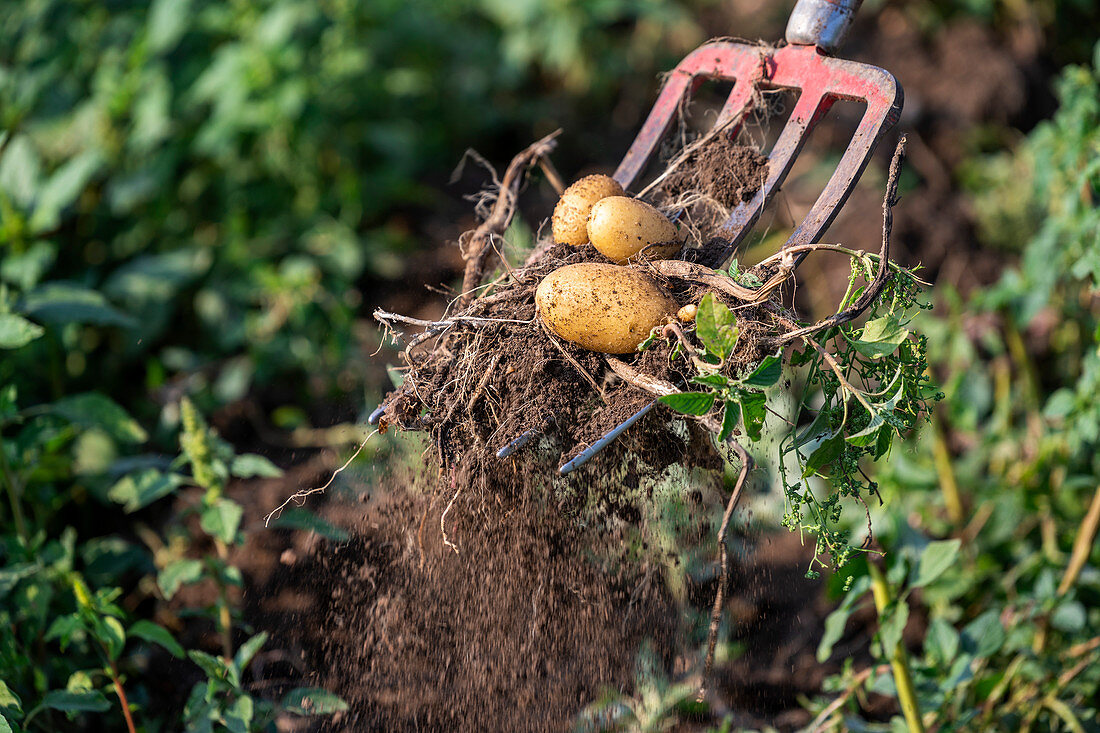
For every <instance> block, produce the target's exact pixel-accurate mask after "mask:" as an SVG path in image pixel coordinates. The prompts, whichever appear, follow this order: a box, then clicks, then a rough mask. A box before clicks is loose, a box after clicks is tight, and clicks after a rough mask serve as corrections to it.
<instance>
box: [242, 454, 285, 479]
mask: <svg viewBox="0 0 1100 733" xmlns="http://www.w3.org/2000/svg"><path fill="white" fill-rule="evenodd" d="M229 472H230V473H231V474H233V475H234V476H236V477H238V478H253V477H256V476H259V477H261V478H279V477H280V476H282V475H283V470H282V469H281V468H279V467H278V466H276V465H275V464H274V463H272V462H271V461H269V460H268V459H266V458H264V457H263V456H260V455H256V454H255V453H245V454H243V455H239V456H237V457H236V458H234V459H233V463H232V464H231V465H230V467H229Z"/></svg>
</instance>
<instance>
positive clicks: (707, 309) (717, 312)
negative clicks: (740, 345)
mask: <svg viewBox="0 0 1100 733" xmlns="http://www.w3.org/2000/svg"><path fill="white" fill-rule="evenodd" d="M736 323H737V318H736V317H735V316H734V315H733V312H732V311H731V310H730V309H729V308H727V307H726V306H725V305H724V304H722V303H721V302H719V301H718V299H717V298H715V297H714V293H707V294H706V295H704V296H703V299H702V300H701V301H699V309H698V310H697V311H696V314H695V333H696V334H697V335H698V336H699V340H700V341H702V342H703V345H704V346H705V347H706V348H707V351H708V352H709V353H711V354H713V355H714V356H717V357H718V358H720V359H725V358H726V357H727V356H729V355H730V353H732V352H733V349H734V347H735V346H736V345H737V337H738V335H739V334H740V332H739V331H738V329H737V326H736Z"/></svg>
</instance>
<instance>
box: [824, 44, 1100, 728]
mask: <svg viewBox="0 0 1100 733" xmlns="http://www.w3.org/2000/svg"><path fill="white" fill-rule="evenodd" d="M1057 91H1058V96H1059V99H1060V103H1061V106H1060V108H1059V111H1058V112H1057V114H1056V115H1055V116H1054V118H1053V119H1052V120H1050V121H1048V122H1044V123H1042V124H1040V125H1039V126H1038V127H1037V128H1036V129H1035V130H1034V131H1033V132H1032V134H1031V135H1030V136H1029V137H1028V139H1027V141H1026V143H1025V144H1024V145H1023V146H1022V148H1021V149H1020V150H1018V151H1016V153H1015V155H1016V156H1018V158H1019V162H1017V163H1015V164H1013V165H1014V166H1015V167H1018V168H1019V169H1021V170H1024V171H1026V173H1027V175H1026V178H1025V179H1024V180H1025V183H1026V185H1027V189H1028V192H1029V203H1028V206H1029V207H1030V208H1033V209H1034V210H1038V211H1042V212H1043V216H1042V218H1041V220H1040V222H1039V224H1038V229H1037V231H1036V232H1035V233H1034V235H1033V236H1031V238H1030V239H1029V240H1027V241H1024V242H1021V244H1022V245H1025V246H1023V255H1022V261H1021V264H1020V266H1019V267H1018V268H1012V269H1010V270H1008V271H1007V272H1006V273H1005V274H1004V276H1003V277H1002V278H1001V280H1000V282H999V283H997V284H996V285H995V286H993V287H991V288H989V289H987V290H985V291H980V292H977V293H975V294H974V295H973V296H971V297H970V298H969V299H968V300H967V301H965V302H964V301H961V300H960V299H958V298H957V297H945V298H944V300H945V301H946V308H945V311H944V312H943V313H942V314H941V317H940V319H938V320H930V321H929V322H928V327H927V330H928V333H929V354H930V362H931V366H932V369H933V370H934V371H936V372H937V374H938V375H940V376H941V378H942V381H943V384H944V391H945V393H946V400H945V402H944V404H943V409H942V410H941V411H940V412H939V413H938V415H937V419H936V421H935V424H934V425H933V426H932V427H931V428H929V429H926V430H925V431H923V432H922V434H921V438H920V440H918V441H916V442H914V443H912V444H911V445H910V446H907V450H906V451H905V457H904V459H903V460H899V461H896V462H895V463H894V464H892V465H891V466H888V467H887V468H886V469H885V470H884V471H883V472H882V474H881V475H880V477H879V478H880V491H881V492H882V493H883V494H884V496H886V497H887V499H888V507H889V512H888V516H886V517H883V518H882V519H880V520H878V524H879V525H881V526H882V527H883V531H882V532H880V533H879V541H880V542H881V544H882V546H883V548H884V549H885V550H886V560H885V564H884V566H883V567H882V568H881V569H880V570H877V569H876V568H875V567H873V566H864V567H865V568H866V569H865V570H864V569H862V568H861V567H854V568H853V575H854V576H855V581H854V584H853V586H852V587H851V589H850V590H849V591H848V592H847V594H846V595H843V596H842V599H841V604H840V607H839V609H838V610H837V611H836V612H835V613H834V614H833V615H832V616H830V618H829V619H828V621H827V623H826V634H825V638H824V639H823V640H822V644H821V647H820V648H819V658H820V659H822V660H825V659H828V658H829V657H830V655H831V654H832V653H833V649H834V644H836V643H837V642H838V641H840V640H841V639H843V638H845V637H846V636H847V635H848V634H849V633H850V632H846V631H845V624H846V622H847V621H848V619H849V617H850V614H851V612H852V611H853V610H854V609H857V608H858V607H860V606H861V605H863V604H867V603H869V602H870V601H869V600H868V597H867V592H868V590H869V589H870V588H871V587H872V586H873V585H875V584H876V582H877V584H878V585H879V586H880V587H881V589H882V590H883V591H884V592H885V594H886V595H887V598H888V603H887V604H886V605H885V606H884V608H883V610H882V611H881V612H880V613H879V619H880V623H879V631H878V636H877V643H876V645H874V646H873V647H872V651H873V653H874V663H873V664H872V665H870V666H868V667H859V668H857V666H856V665H854V664H852V663H851V662H847V663H846V664H845V671H844V673H843V674H841V675H838V676H836V677H834V678H833V679H832V680H831V681H830V682H829V685H830V689H831V690H832V691H834V692H836V693H838V697H836V698H835V699H833V700H831V701H826V702H823V703H822V705H821V706H820V707H819V708H818V709H819V715H818V721H817V722H818V723H820V724H821V725H823V726H825V727H826V728H832V729H839V728H852V727H856V726H863V727H866V728H867V729H868V730H874V729H883V730H886V729H888V728H889V726H883V725H876V724H875V723H874V722H873V721H868V720H866V719H865V717H864V713H863V710H864V709H865V708H864V706H863V705H862V701H863V700H864V699H865V696H866V695H867V694H868V693H877V694H882V695H887V696H894V695H896V694H898V692H899V690H898V687H897V686H896V685H895V684H894V683H893V676H892V675H889V674H883V672H884V671H885V670H886V669H888V667H887V666H886V665H888V664H889V663H891V661H892V659H893V658H896V657H899V656H900V657H901V658H902V659H903V660H904V661H905V662H906V665H907V667H908V669H909V670H910V675H911V682H912V685H911V690H912V693H913V697H914V703H915V705H916V707H917V709H918V710H919V721H920V722H921V723H922V724H923V725H924V726H927V727H929V728H932V727H935V728H938V729H950V730H964V729H965V730H995V729H996V730H1009V729H1011V730H1038V729H1042V730H1088V729H1089V726H1090V725H1093V724H1094V721H1095V720H1096V716H1097V714H1098V709H1097V702H1096V701H1097V692H1098V690H1100V671H1098V670H1100V666H1098V660H1100V637H1098V636H1097V633H1098V629H1100V613H1098V612H1097V610H1096V609H1097V608H1098V602H1100V573H1098V572H1097V567H1098V566H1100V556H1098V555H1097V544H1096V537H1097V530H1098V525H1100V489H1098V488H1097V483H1096V476H1097V463H1096V458H1095V456H1096V451H1097V446H1098V444H1100V429H1098V426H1100V418H1098V416H1100V400H1098V399H1097V390H1096V386H1095V385H1096V374H1097V373H1098V371H1100V369H1098V367H1100V362H1098V358H1100V357H1098V356H1097V354H1098V349H1100V337H1098V334H1100V309H1098V307H1097V302H1096V298H1095V290H1096V287H1097V284H1098V283H1100V278H1098V275H1100V269H1098V268H1097V266H1096V265H1097V263H1098V262H1100V212H1098V209H1097V206H1096V202H1097V201H1098V197H1100V132H1098V130H1100V101H1098V100H1100V46H1097V47H1096V52H1095V59H1094V62H1093V65H1092V67H1091V68H1088V67H1070V68H1067V69H1066V70H1065V71H1064V72H1063V74H1062V76H1061V78H1060V80H1059V81H1058V84H1057ZM1005 159H1006V158H1005V154H999V155H998V156H996V157H995V158H992V159H991V163H992V164H993V165H995V166H997V167H1002V168H1003V167H1004V165H1005V163H1004V161H1005ZM1019 189H1020V185H1019V184H1018V183H1015V182H1013V183H1012V184H1011V185H1006V186H1005V187H1004V188H1003V189H1001V190H1002V192H1003V198H1001V199H1000V200H1001V201H1002V205H1004V206H1006V207H1012V208H1015V207H1016V206H1017V205H1018V195H1019ZM984 195H985V196H986V197H987V200H988V201H990V202H995V201H997V190H994V191H992V192H988V193H986V194H984ZM1025 339H1026V340H1027V341H1029V342H1030V343H1031V345H1030V346H1026V345H1025ZM936 538H942V539H936ZM876 574H877V575H878V580H877V581H876ZM876 605H877V604H876ZM912 618H918V619H920V620H921V623H920V624H919V625H916V626H915V627H914V625H910V627H909V632H907V634H906V635H905V636H904V637H903V636H902V634H901V632H902V630H903V629H904V628H905V627H906V621H907V620H908V619H912ZM914 628H919V629H924V634H923V638H922V639H920V640H919V641H914V640H913V638H912V636H911V635H910V634H911V633H912V631H913V630H914ZM906 640H908V641H906ZM901 707H903V708H904V705H902V706H901ZM893 724H894V726H895V727H897V726H898V725H902V724H901V722H900V718H895V719H894V721H893ZM908 727H909V729H910V730H912V729H913V728H914V726H913V725H912V724H910V725H909V726H908Z"/></svg>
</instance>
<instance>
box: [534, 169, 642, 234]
mask: <svg viewBox="0 0 1100 733" xmlns="http://www.w3.org/2000/svg"><path fill="white" fill-rule="evenodd" d="M623 193H624V192H623V187H622V186H620V185H619V182H618V181H616V180H615V179H614V178H611V177H610V176H604V175H599V174H597V175H594V176H585V177H584V178H582V179H580V180H579V181H577V182H576V183H574V184H573V185H572V186H570V187H569V188H567V189H565V191H564V192H563V193H562V195H561V198H560V199H559V200H558V205H557V206H555V207H554V218H553V219H551V220H550V230H551V231H552V232H553V234H554V241H555V242H558V243H559V244H569V245H572V246H574V247H580V246H581V245H582V244H587V243H588V214H589V212H591V211H592V205H593V204H595V203H596V202H597V201H599V200H600V199H602V198H606V197H608V196H622V195H623Z"/></svg>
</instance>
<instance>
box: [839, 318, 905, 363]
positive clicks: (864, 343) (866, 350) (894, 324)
mask: <svg viewBox="0 0 1100 733" xmlns="http://www.w3.org/2000/svg"><path fill="white" fill-rule="evenodd" d="M908 336H909V331H908V330H907V329H906V328H903V327H902V325H901V323H900V322H898V319H897V316H894V315H893V314H890V315H886V316H883V317H882V318H876V319H874V320H873V321H867V323H866V325H864V327H863V333H861V334H860V337H859V340H858V341H856V342H854V344H853V345H854V346H855V348H856V350H857V351H859V352H860V353H861V354H863V355H864V356H869V357H871V358H872V359H878V358H881V357H883V356H887V355H888V354H892V353H894V351H896V350H897V348H898V346H900V345H901V343H902V342H903V341H905V339H906V337H908Z"/></svg>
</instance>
